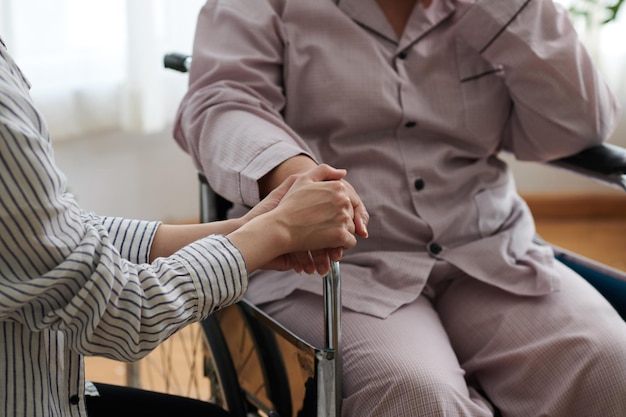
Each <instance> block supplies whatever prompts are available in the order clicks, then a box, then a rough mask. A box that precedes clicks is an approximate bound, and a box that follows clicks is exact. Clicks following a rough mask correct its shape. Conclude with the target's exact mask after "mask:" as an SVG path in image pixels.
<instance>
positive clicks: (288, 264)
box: [229, 165, 356, 272]
mask: <svg viewBox="0 0 626 417" xmlns="http://www.w3.org/2000/svg"><path fill="white" fill-rule="evenodd" d="M345 175H346V171H345V170H338V169H334V168H331V167H330V166H328V165H320V166H318V167H316V168H314V169H311V170H309V171H307V172H306V173H304V174H300V175H297V176H294V177H290V178H288V179H287V180H286V181H285V183H284V184H282V185H281V186H280V187H278V188H277V189H276V190H274V191H273V192H272V193H270V195H268V197H267V198H266V199H265V200H263V201H262V202H261V203H259V204H258V205H257V207H255V208H254V209H253V210H251V212H250V213H249V214H248V215H246V216H247V217H246V218H245V220H246V221H247V223H246V224H245V225H244V226H242V227H241V228H240V229H238V230H237V231H235V232H233V233H232V234H230V235H229V238H230V239H231V241H232V242H233V243H234V244H235V245H236V246H237V247H239V249H240V250H241V251H242V253H243V254H244V258H246V262H247V264H248V269H249V270H253V269H256V268H259V267H263V268H272V269H280V270H284V269H287V268H294V269H296V270H303V269H304V270H310V268H311V266H312V265H314V264H313V262H314V261H313V260H312V259H311V257H310V256H308V259H305V260H301V259H300V256H296V255H295V254H303V253H306V254H308V253H309V252H310V251H319V250H327V248H334V249H332V250H331V252H332V254H333V255H332V256H333V260H338V258H340V257H341V253H342V252H341V251H342V250H343V249H344V248H345V249H350V248H352V247H354V246H355V245H356V237H355V236H354V234H355V231H356V229H355V225H354V221H353V217H354V209H353V206H354V205H355V202H354V201H353V197H351V196H350V194H349V189H348V187H346V184H345V182H343V181H340V180H341V179H342V178H343V177H344V176H345ZM272 207H273V208H272ZM270 255H271V256H270ZM313 270H314V271H315V266H313ZM318 272H319V271H318Z"/></svg>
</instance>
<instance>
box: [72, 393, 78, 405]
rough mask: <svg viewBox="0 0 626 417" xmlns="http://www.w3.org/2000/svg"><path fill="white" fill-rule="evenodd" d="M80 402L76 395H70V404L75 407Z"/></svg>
mask: <svg viewBox="0 0 626 417" xmlns="http://www.w3.org/2000/svg"><path fill="white" fill-rule="evenodd" d="M79 402H80V397H79V396H78V395H72V396H71V397H70V404H73V405H76V404H78V403H79Z"/></svg>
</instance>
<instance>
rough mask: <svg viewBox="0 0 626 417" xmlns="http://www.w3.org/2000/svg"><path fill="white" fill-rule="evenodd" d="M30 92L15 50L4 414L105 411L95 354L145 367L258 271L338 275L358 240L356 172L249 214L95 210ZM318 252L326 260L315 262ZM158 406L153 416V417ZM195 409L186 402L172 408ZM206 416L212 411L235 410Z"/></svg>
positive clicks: (0, 237)
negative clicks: (107, 213)
mask: <svg viewBox="0 0 626 417" xmlns="http://www.w3.org/2000/svg"><path fill="white" fill-rule="evenodd" d="M29 87H30V85H29V83H28V81H27V79H26V78H25V77H24V75H23V74H22V72H21V71H20V69H19V68H18V66H17V65H16V64H15V62H14V61H13V59H12V58H11V57H10V55H9V54H8V52H7V50H6V47H5V45H4V44H3V43H2V44H1V45H0V415H2V416H28V417H36V416H86V415H88V414H89V415H90V416H94V415H97V411H98V410H97V409H93V408H92V409H90V408H89V404H90V403H89V401H87V400H85V385H86V381H85V377H84V363H83V357H84V356H87V355H98V356H103V357H107V358H112V359H116V360H120V361H136V360H138V359H140V358H142V357H143V356H145V355H146V354H148V353H149V352H150V351H151V350H153V349H154V348H155V347H157V346H158V345H159V344H160V343H161V342H162V341H164V340H165V339H166V338H168V337H169V336H170V335H172V334H173V333H174V332H176V331H177V330H179V329H181V328H182V327H184V326H186V325H187V324H189V323H192V322H195V321H198V320H201V319H203V318H205V317H207V316H208V315H209V314H211V312H213V311H215V310H217V309H219V308H222V307H224V306H227V305H230V304H233V303H235V302H237V301H238V300H240V299H241V298H242V296H243V294H244V292H245V291H246V288H247V283H248V274H249V273H251V272H252V271H254V270H256V269H260V268H269V269H277V270H287V269H292V268H293V269H296V270H297V271H305V272H307V273H314V272H318V273H320V274H324V273H325V272H327V271H328V268H329V262H330V260H339V259H340V258H341V256H342V253H343V250H344V249H350V248H352V247H353V246H355V244H356V237H355V227H354V224H353V220H352V218H353V214H354V207H355V206H358V205H360V204H361V202H360V201H355V200H354V199H352V200H351V199H350V197H349V196H348V195H349V193H347V192H346V189H345V187H346V186H345V183H344V182H343V181H340V180H341V179H342V178H343V176H344V175H345V174H346V173H345V171H343V170H337V169H334V168H331V167H329V166H327V165H320V166H318V167H316V168H314V169H312V170H310V171H309V172H308V173H306V174H305V175H300V176H298V177H292V178H291V180H290V181H289V182H288V183H287V184H286V185H285V186H284V187H281V188H280V189H277V190H276V191H275V192H274V193H272V194H270V195H269V196H268V197H267V198H266V199H265V200H263V202H262V203H261V204H260V205H258V206H257V207H255V208H254V209H253V210H252V211H251V212H250V213H249V214H246V215H245V216H244V217H242V218H239V219H233V220H227V221H223V222H215V223H208V224H195V225H166V224H161V223H159V222H155V221H143V220H131V219H124V218H115V217H103V216H99V215H96V214H93V213H89V212H86V211H84V210H82V209H81V208H80V207H79V205H78V204H77V203H76V201H75V200H74V199H73V197H72V196H71V195H69V194H68V193H66V178H65V177H64V175H63V173H62V172H60V170H59V169H58V167H57V166H56V165H55V161H54V155H53V150H52V146H51V142H50V139H49V134H48V131H47V128H46V124H45V121H44V120H43V118H42V116H41V114H40V113H39V112H38V111H37V109H36V108H35V106H34V104H33V102H32V101H31V98H30V95H29ZM325 248H331V249H325ZM307 251H312V252H311V253H314V254H315V256H310V257H304V256H302V254H303V253H307ZM296 253H297V254H298V255H294V254H296ZM133 395H134V394H133ZM132 398H135V399H136V400H137V401H139V397H136V396H133V397H132ZM172 398H174V397H172ZM172 398H170V399H168V401H169V400H171V399H172ZM103 400H104V399H103ZM107 402H108V403H114V402H115V399H114V398H113V399H108V400H107ZM151 404H152V405H156V404H158V406H156V408H157V409H158V410H160V411H162V413H161V414H163V413H167V411H165V410H166V409H165V408H163V407H164V405H163V404H162V403H157V402H151ZM149 405H150V404H141V405H139V407H140V408H141V409H142V412H146V413H148V408H147V407H148V406H149ZM188 405H189V404H188V403H185V399H180V402H179V403H177V404H175V405H173V408H172V409H173V410H176V411H177V412H179V413H180V412H184V410H185V407H187V406H188ZM196 405H197V404H196ZM125 406H126V404H122V406H121V409H122V411H118V413H122V412H123V408H124V407H125ZM193 407H195V405H194V404H192V405H191V408H193ZM203 407H208V410H207V409H205V411H203V412H204V414H202V415H216V416H217V415H226V414H222V413H224V412H223V411H221V410H218V409H217V407H211V406H207V405H206V404H203ZM116 415H122V414H116ZM151 415H154V414H151Z"/></svg>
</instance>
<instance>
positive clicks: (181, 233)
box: [150, 219, 242, 262]
mask: <svg viewBox="0 0 626 417" xmlns="http://www.w3.org/2000/svg"><path fill="white" fill-rule="evenodd" d="M241 225H242V221H241V220H240V219H231V220H225V221H219V222H211V223H201V224H186V225H172V224H161V225H160V226H159V228H158V229H157V231H156V233H155V235H154V240H153V242H152V246H151V248H150V262H152V261H154V260H155V259H157V258H161V257H168V256H170V255H172V254H173V253H175V252H176V251H178V250H180V249H182V248H183V247H185V246H187V245H189V244H190V243H192V242H195V241H196V240H198V239H202V238H203V237H206V236H209V235H213V234H221V235H228V234H229V233H231V232H233V231H234V230H237V229H238V228H239V227H240V226H241Z"/></svg>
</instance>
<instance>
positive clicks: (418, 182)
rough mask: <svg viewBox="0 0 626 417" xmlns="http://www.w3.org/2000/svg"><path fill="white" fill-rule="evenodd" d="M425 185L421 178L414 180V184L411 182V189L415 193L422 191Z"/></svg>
mask: <svg viewBox="0 0 626 417" xmlns="http://www.w3.org/2000/svg"><path fill="white" fill-rule="evenodd" d="M425 185H426V183H425V182H424V180H423V179H422V178H418V179H416V180H415V182H413V187H415V189H416V190H417V191H422V190H423V189H424V186H425Z"/></svg>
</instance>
